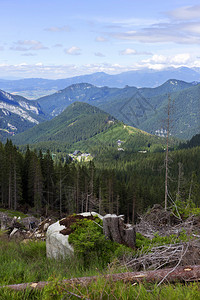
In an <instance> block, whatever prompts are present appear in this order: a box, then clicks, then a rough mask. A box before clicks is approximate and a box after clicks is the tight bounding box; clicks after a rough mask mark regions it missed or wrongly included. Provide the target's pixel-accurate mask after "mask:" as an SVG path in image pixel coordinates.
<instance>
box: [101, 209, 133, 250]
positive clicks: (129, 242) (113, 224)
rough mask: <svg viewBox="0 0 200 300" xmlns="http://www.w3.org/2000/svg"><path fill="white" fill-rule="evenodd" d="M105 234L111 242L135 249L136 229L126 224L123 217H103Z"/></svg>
mask: <svg viewBox="0 0 200 300" xmlns="http://www.w3.org/2000/svg"><path fill="white" fill-rule="evenodd" d="M103 232H104V234H105V236H106V237H107V238H108V239H110V240H111V241H113V242H117V243H119V244H124V245H126V246H128V247H131V248H135V240H136V233H135V228H134V227H133V226H131V225H129V226H128V225H126V224H124V221H123V218H122V216H116V215H111V214H109V215H105V217H103Z"/></svg>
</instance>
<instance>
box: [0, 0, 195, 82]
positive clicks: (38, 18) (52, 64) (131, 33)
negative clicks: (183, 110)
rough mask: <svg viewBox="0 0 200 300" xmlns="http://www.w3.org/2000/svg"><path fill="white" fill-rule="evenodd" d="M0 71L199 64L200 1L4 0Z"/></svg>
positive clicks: (38, 73) (47, 73)
mask: <svg viewBox="0 0 200 300" xmlns="http://www.w3.org/2000/svg"><path fill="white" fill-rule="evenodd" d="M0 15H1V17H0V28H1V30H0V78H5V79H6V78H7V79H8V78H9V79H11V78H49V79H60V78H68V77H73V76H79V75H84V74H91V73H95V72H106V73H108V74H118V73H121V72H125V71H131V70H139V69H144V68H149V69H155V70H161V69H164V68H168V67H176V68H177V67H181V66H186V67H190V68H191V67H200V51H199V50H200V1H199V0H168V1H161V0H159V1H158V0H140V1H138V0H137V1H135V0H101V1H94V0H0Z"/></svg>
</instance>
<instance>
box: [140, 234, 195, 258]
mask: <svg viewBox="0 0 200 300" xmlns="http://www.w3.org/2000/svg"><path fill="white" fill-rule="evenodd" d="M190 238H191V237H189V236H188V235H187V234H186V233H185V232H184V231H182V232H180V233H179V235H175V234H171V235H169V236H159V234H158V233H155V235H154V237H153V238H152V239H149V238H146V237H144V236H143V235H142V234H140V233H138V232H137V233H136V247H137V251H139V253H140V254H141V253H147V252H150V251H151V249H152V248H153V247H158V246H163V245H169V244H177V243H180V242H187V241H188V240H189V239H190Z"/></svg>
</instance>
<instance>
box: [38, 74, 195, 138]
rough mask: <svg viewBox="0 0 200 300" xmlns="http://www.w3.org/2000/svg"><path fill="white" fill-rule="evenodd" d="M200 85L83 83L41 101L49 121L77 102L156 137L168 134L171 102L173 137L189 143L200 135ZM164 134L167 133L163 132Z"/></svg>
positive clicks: (40, 103) (174, 81) (176, 81)
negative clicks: (156, 85)
mask: <svg viewBox="0 0 200 300" xmlns="http://www.w3.org/2000/svg"><path fill="white" fill-rule="evenodd" d="M199 88H200V85H198V84H195V83H187V82H184V81H178V80H175V79H171V80H168V81H167V82H165V83H164V84H162V85H161V86H159V87H156V88H139V89H137V88H136V87H129V86H126V87H125V88H122V89H120V88H108V87H96V86H93V85H91V84H86V83H81V84H75V85H72V86H69V87H67V88H66V89H63V90H61V91H59V92H57V93H55V94H53V95H49V96H46V97H42V98H39V99H37V103H39V105H40V107H41V109H42V110H43V112H44V113H45V114H46V115H48V116H49V117H51V118H52V117H54V116H56V115H58V114H60V113H61V112H62V111H63V110H64V109H65V108H66V107H67V106H68V105H70V104H71V103H73V102H75V101H79V102H86V103H89V104H91V105H94V106H97V107H99V108H101V109H102V110H103V111H105V112H107V113H109V114H111V115H113V116H114V117H115V118H116V119H118V120H120V121H123V122H124V123H125V124H128V125H130V126H134V127H137V128H139V129H142V130H145V131H147V132H150V133H152V134H160V135H163V134H164V132H165V130H166V118H167V111H166V110H167V106H168V101H169V95H170V98H171V116H170V118H171V124H170V125H172V126H171V127H172V128H171V134H172V135H174V136H176V137H179V138H182V139H189V138H191V137H192V136H193V135H194V134H196V133H198V131H199V126H200V122H199V111H200V101H199ZM163 130H164V131H163Z"/></svg>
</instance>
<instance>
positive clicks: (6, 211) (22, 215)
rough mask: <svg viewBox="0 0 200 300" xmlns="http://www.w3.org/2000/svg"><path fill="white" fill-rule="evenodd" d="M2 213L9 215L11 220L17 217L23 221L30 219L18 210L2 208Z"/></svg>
mask: <svg viewBox="0 0 200 300" xmlns="http://www.w3.org/2000/svg"><path fill="white" fill-rule="evenodd" d="M0 212H3V213H5V214H7V215H8V216H9V217H10V218H13V217H15V216H16V217H20V218H21V219H23V218H27V217H28V215H26V214H24V213H23V212H21V211H17V210H10V209H9V210H8V209H5V208H0Z"/></svg>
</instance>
